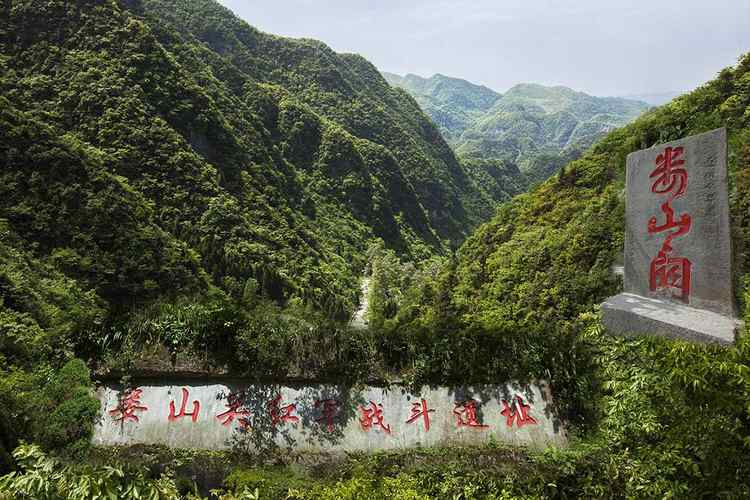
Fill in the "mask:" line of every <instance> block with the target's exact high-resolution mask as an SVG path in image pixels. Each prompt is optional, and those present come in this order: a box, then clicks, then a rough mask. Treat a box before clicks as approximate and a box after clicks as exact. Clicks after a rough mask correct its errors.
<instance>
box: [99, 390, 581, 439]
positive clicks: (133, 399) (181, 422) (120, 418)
mask: <svg viewBox="0 0 750 500" xmlns="http://www.w3.org/2000/svg"><path fill="white" fill-rule="evenodd" d="M97 397H98V398H99V400H100V401H101V403H102V410H101V418H100V419H99V421H98V423H97V425H96V427H95V430H94V437H93V442H94V443H95V444H99V445H128V444H136V443H144V444H164V445H168V446H170V447H176V448H205V449H226V448H230V447H233V446H239V447H241V448H246V449H254V450H264V449H269V448H270V449H272V448H282V449H294V450H318V451H320V450H326V451H333V450H339V451H349V450H380V449H393V448H407V447H415V446H434V445H446V444H472V443H474V444H478V443H484V442H487V441H490V440H498V441H503V442H506V443H511V444H517V445H521V444H522V445H528V446H532V447H535V448H544V447H546V446H550V445H558V446H562V445H565V443H566V438H565V432H564V430H563V427H562V425H561V423H560V421H559V420H558V419H557V418H555V416H554V414H553V413H552V400H551V396H550V392H549V389H548V387H547V386H546V384H545V383H544V382H536V383H533V384H530V385H524V386H521V385H519V384H515V383H508V384H500V385H493V386H477V387H464V388H448V387H422V388H421V389H420V390H419V391H417V392H411V391H409V390H407V389H406V388H405V387H402V386H391V387H390V388H381V387H370V386H366V387H362V388H356V389H355V388H350V387H342V386H336V385H323V384H319V385H313V384H310V385H304V386H290V385H268V384H266V385H260V384H259V385H255V384H246V383H242V382H241V381H238V382H229V381H206V382H198V381H196V380H194V379H193V380H190V379H185V380H173V381H159V380H146V379H144V380H140V381H138V385H137V386H135V387H132V388H131V389H129V390H127V391H126V390H123V388H122V386H121V385H119V384H115V383H110V384H104V385H103V386H101V387H100V388H99V389H98V391H97Z"/></svg>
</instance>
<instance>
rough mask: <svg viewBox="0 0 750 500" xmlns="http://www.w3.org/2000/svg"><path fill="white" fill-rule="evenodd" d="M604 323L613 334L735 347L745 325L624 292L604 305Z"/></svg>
mask: <svg viewBox="0 0 750 500" xmlns="http://www.w3.org/2000/svg"><path fill="white" fill-rule="evenodd" d="M602 309H603V310H604V311H605V313H604V314H603V318H602V322H603V323H604V326H605V327H606V328H607V329H608V330H609V331H613V332H620V333H625V334H632V335H637V334H639V333H640V334H644V333H647V334H652V335H663V336H665V337H671V338H681V339H687V340H694V341H697V342H707V343H716V344H722V345H729V344H732V343H733V342H734V340H735V335H736V331H737V330H739V328H740V327H741V322H740V321H738V320H735V319H733V318H730V317H729V316H724V315H722V314H718V313H715V312H713V311H707V310H705V309H696V308H694V307H689V306H685V305H683V304H677V303H673V302H668V301H665V300H660V299H652V298H649V297H641V296H640V295H635V294H632V293H622V294H620V295H616V296H614V297H610V298H609V299H607V301H606V302H605V303H604V304H602Z"/></svg>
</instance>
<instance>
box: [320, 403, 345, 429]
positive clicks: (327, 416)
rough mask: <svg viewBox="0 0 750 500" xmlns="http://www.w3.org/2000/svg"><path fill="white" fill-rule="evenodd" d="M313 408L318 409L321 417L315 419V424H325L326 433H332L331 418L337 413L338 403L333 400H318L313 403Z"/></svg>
mask: <svg viewBox="0 0 750 500" xmlns="http://www.w3.org/2000/svg"><path fill="white" fill-rule="evenodd" d="M315 408H318V409H320V413H321V416H320V417H318V418H316V419H315V421H316V422H320V423H323V422H325V425H326V428H327V429H328V432H333V428H334V425H333V418H334V417H335V416H336V414H337V413H338V411H339V403H338V401H336V400H335V399H319V400H317V401H315Z"/></svg>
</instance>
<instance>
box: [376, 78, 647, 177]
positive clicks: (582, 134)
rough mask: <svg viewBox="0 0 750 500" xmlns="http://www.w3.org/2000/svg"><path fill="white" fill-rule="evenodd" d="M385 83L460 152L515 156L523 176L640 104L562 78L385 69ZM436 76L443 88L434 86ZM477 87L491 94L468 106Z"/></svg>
mask: <svg viewBox="0 0 750 500" xmlns="http://www.w3.org/2000/svg"><path fill="white" fill-rule="evenodd" d="M385 76H386V79H387V80H389V83H391V84H392V85H396V86H399V87H401V88H404V89H405V90H407V91H408V92H410V93H411V94H412V95H413V96H414V97H415V99H416V100H417V102H418V103H419V104H420V105H421V106H422V107H423V109H424V110H425V112H426V113H427V114H428V115H430V116H431V117H432V118H433V120H434V121H435V123H437V125H438V127H439V129H440V131H441V133H442V134H443V136H444V137H445V139H446V140H447V141H448V142H449V143H450V144H451V146H452V147H453V148H454V149H455V151H456V153H457V154H458V155H459V156H460V157H462V158H474V159H479V160H483V161H487V160H504V161H509V162H513V163H516V164H517V165H518V166H519V167H520V169H521V170H522V171H523V172H524V173H526V174H528V176H529V179H530V180H531V181H538V180H544V179H545V178H546V177H547V176H548V175H550V174H551V173H554V171H556V169H557V168H559V166H560V165H562V164H564V163H565V162H566V161H569V160H571V159H574V158H575V157H576V156H577V155H579V154H580V153H581V152H582V151H583V150H585V149H586V148H587V147H588V146H590V145H591V144H592V143H593V142H594V141H595V140H596V139H597V138H599V137H601V135H602V134H604V133H605V132H606V131H608V130H611V129H613V128H615V127H617V126H620V125H623V124H625V123H627V121H629V120H631V119H633V118H635V117H636V116H637V115H638V114H640V113H641V112H643V111H645V110H646V109H648V107H649V106H648V105H647V104H646V103H645V102H640V101H632V100H628V99H624V98H620V97H595V96H591V95H589V94H587V93H585V92H581V91H577V90H574V89H571V88H569V87H566V86H563V85H555V86H546V85H542V84H538V83H533V82H522V83H518V84H516V85H514V86H513V87H511V88H510V89H508V90H507V91H506V92H504V93H502V94H500V93H498V92H495V91H492V90H491V89H487V87H483V86H479V85H476V84H473V83H471V82H468V81H466V80H462V79H460V78H452V77H444V76H442V75H440V74H435V75H433V76H432V77H430V78H429V79H424V78H421V77H418V76H416V75H415V76H414V77H412V78H407V77H406V76H404V77H400V76H399V75H394V74H392V73H387V74H385ZM442 82H449V83H450V92H442V93H437V92H436V91H435V89H437V88H439V87H440V84H441V83H442ZM478 88H484V89H487V90H489V91H491V92H493V95H494V96H495V98H494V102H492V103H491V104H490V105H488V106H486V107H484V108H479V107H473V108H469V107H467V106H465V105H462V103H463V101H464V100H462V99H461V97H462V96H461V93H462V92H465V93H467V94H468V95H469V97H468V98H467V99H465V100H469V101H471V100H472V97H473V96H474V94H476V92H477V89H478Z"/></svg>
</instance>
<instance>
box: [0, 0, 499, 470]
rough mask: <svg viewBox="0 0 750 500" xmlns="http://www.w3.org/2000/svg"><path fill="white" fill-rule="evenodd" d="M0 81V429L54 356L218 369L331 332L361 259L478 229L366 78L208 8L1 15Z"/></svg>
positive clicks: (131, 0) (451, 175) (438, 165)
mask: <svg viewBox="0 0 750 500" xmlns="http://www.w3.org/2000/svg"><path fill="white" fill-rule="evenodd" d="M0 68H1V71H0V162H2V169H0V264H1V265H0V373H2V374H3V376H1V377H0V379H2V380H0V414H2V415H4V416H3V417H2V419H3V422H2V423H0V426H5V425H6V424H7V423H8V422H13V421H15V420H16V419H18V418H21V417H20V415H21V414H22V413H23V412H24V411H25V408H26V406H24V405H27V404H32V403H31V400H30V399H28V398H22V399H16V398H17V396H18V395H19V394H26V393H27V392H24V391H28V394H35V393H34V392H33V391H34V390H35V389H34V388H35V387H38V386H40V385H43V383H42V382H40V380H48V378H47V372H46V371H45V370H46V368H45V367H49V366H52V367H59V364H60V363H61V361H64V360H66V359H68V358H69V357H70V356H71V355H73V354H75V355H78V356H81V357H84V358H86V360H87V361H88V362H89V367H90V368H93V367H95V366H97V365H101V364H103V363H105V358H106V357H107V356H109V355H111V356H112V357H111V359H110V358H108V359H107V361H108V362H110V361H111V362H112V363H114V364H117V363H125V364H127V363H130V362H132V361H133V359H134V358H135V357H137V356H139V355H140V354H139V353H140V350H142V349H144V348H145V347H144V346H147V345H153V346H161V347H160V348H162V349H166V348H167V347H168V348H169V349H170V352H172V355H173V358H172V361H174V359H175V358H174V356H176V350H178V348H179V349H180V350H181V351H190V350H191V349H199V350H202V352H203V353H204V355H203V356H202V358H201V361H200V362H197V363H198V364H201V363H209V364H214V365H218V366H224V365H222V363H221V362H220V360H219V354H216V355H215V356H207V355H206V354H205V353H206V352H208V351H211V350H212V349H215V350H219V351H222V352H224V353H234V354H231V356H235V357H234V358H232V359H234V360H235V361H237V357H236V353H237V352H240V351H242V347H241V346H240V345H239V344H238V342H240V341H239V340H238V339H239V338H240V337H242V336H243V335H245V338H246V340H247V342H249V343H250V344H252V345H255V344H253V342H257V341H258V338H259V337H258V336H259V335H260V338H265V337H262V335H261V333H259V332H261V330H262V331H263V332H266V334H268V335H275V334H276V333H277V332H279V331H286V330H285V328H287V327H289V326H290V325H291V324H295V325H297V326H298V327H299V329H300V330H301V331H305V332H309V331H314V327H315V326H316V325H322V324H328V323H327V322H328V321H337V322H341V321H346V320H347V319H348V317H349V314H350V313H351V312H352V311H353V310H354V308H355V306H356V302H357V295H358V291H359V287H358V280H359V276H360V275H361V273H362V271H363V269H364V267H365V263H366V260H367V255H366V250H367V248H368V247H369V246H370V244H371V243H372V242H374V241H376V240H377V241H380V240H382V242H383V243H384V245H385V247H386V248H389V249H391V250H393V251H395V252H397V253H398V254H399V255H403V256H410V258H415V259H421V258H424V257H427V256H430V255H435V254H439V253H441V252H444V251H446V250H447V249H448V248H450V247H452V246H455V245H457V244H458V243H459V242H460V241H462V240H463V239H464V237H465V236H466V235H467V234H469V231H470V230H471V228H472V227H474V226H475V225H476V224H478V223H479V222H481V221H482V220H486V219H487V218H489V216H490V215H491V214H492V213H493V211H494V206H495V200H493V199H490V198H489V196H490V193H496V192H498V189H497V187H498V186H497V185H495V186H494V187H493V186H492V185H491V186H489V188H487V187H485V186H482V187H481V189H480V188H478V187H477V185H476V184H475V182H474V181H473V180H472V178H471V177H470V176H469V175H468V174H467V171H466V170H465V169H464V168H463V167H462V166H461V165H460V164H459V162H458V161H457V160H456V158H455V156H454V154H453V152H452V151H451V149H450V147H449V146H448V145H447V144H446V142H445V141H444V140H443V138H442V137H441V135H440V133H439V131H438V130H437V128H436V127H435V126H434V125H433V124H432V122H431V121H430V120H429V119H428V118H427V117H426V116H425V115H424V114H423V113H422V111H421V110H420V108H419V107H418V105H417V104H416V102H415V101H414V100H413V99H412V98H411V97H410V96H409V95H408V94H407V93H406V92H404V91H403V90H400V89H394V88H392V87H391V86H389V85H388V84H387V82H386V81H385V80H384V79H383V77H382V76H381V75H380V73H379V72H378V71H377V70H376V69H375V67H373V66H372V65H371V64H370V63H369V62H367V61H366V60H365V59H363V58H362V57H360V56H357V55H352V54H337V53H335V52H334V51H332V50H331V49H330V48H328V47H327V46H326V45H324V44H323V43H321V42H318V41H315V40H293V39H287V38H281V37H277V36H274V35H270V34H265V33H261V32H260V31H258V30H256V29H254V28H252V27H250V26H249V25H247V24H246V23H245V22H243V21H241V20H239V19H237V18H236V17H234V16H233V15H232V13H231V12H230V11H228V10H227V9H225V8H224V7H222V6H220V5H219V4H218V3H216V2H213V1H212V0H196V1H190V2H185V1H180V0H144V1H140V0H127V1H116V0H99V1H92V2H88V1H80V2H78V1H76V2H58V1H54V0H42V1H38V0H20V1H15V0H14V1H13V2H6V3H5V4H3V6H2V7H0ZM501 177H502V172H500V171H498V172H495V175H494V177H492V179H493V180H494V181H495V182H496V181H497V179H499V178H501ZM502 196H503V197H507V193H505V192H503V193H502ZM295 321H296V323H295ZM311 325H312V326H311ZM241 331H244V332H245V334H240V333H239V332H241ZM315 331H316V330H315ZM251 332H253V333H251ZM263 342H266V341H265V340H264V341H263ZM240 343H241V342H240ZM250 344H247V343H246V344H243V345H245V346H246V347H247V349H248V350H246V351H245V352H246V353H249V354H248V356H251V357H253V356H255V357H254V358H252V359H256V360H257V353H256V351H254V350H253V349H255V348H254V347H252V348H251V347H249V345H250ZM266 346H267V351H263V352H276V353H278V354H279V355H281V353H282V350H280V349H278V348H277V347H278V346H277V347H270V346H269V344H266ZM127 349H131V350H132V351H131V354H130V355H128V356H125V355H123V354H122V352H123V350H127ZM207 350H208V351H207ZM157 351H158V349H157ZM107 352H109V353H110V354H109V355H108V354H107ZM133 353H135V354H133ZM254 353H255V354H254ZM154 356H156V357H158V356H160V352H156V353H155V354H154ZM188 359H192V360H193V361H192V362H193V364H195V363H196V362H195V361H194V359H195V357H193V358H190V357H189V356H188ZM281 359H286V358H284V357H283V355H281ZM112 363H110V364H112ZM242 366H245V367H249V368H252V367H257V368H259V369H270V368H269V366H270V365H268V364H266V365H263V364H262V363H255V362H254V361H252V360H251V359H245V362H244V364H243V365H242ZM16 369H17V371H15V372H14V373H17V374H18V378H17V379H14V380H13V381H11V382H9V381H10V378H9V377H7V376H6V375H7V373H10V371H11V370H16ZM6 370H8V371H6ZM84 371H85V368H84ZM77 373H79V374H80V372H77ZM6 382H8V383H9V385H5V383H6ZM71 387H75V384H72V385H71ZM7 415H11V417H10V420H8V417H7ZM35 425H36V423H34V422H32V421H31V420H29V421H27V423H26V424H24V425H18V426H14V427H11V428H7V429H4V427H0V431H3V432H0V444H2V445H4V446H5V447H6V448H7V449H10V448H9V447H10V446H11V443H13V442H14V440H15V439H17V438H18V437H19V436H28V435H30V434H34V433H36V434H35V435H37V436H38V432H37V431H38V429H37V428H36V427H34V426H35ZM40 425H41V424H40ZM35 429H36V430H35ZM55 439H57V438H55ZM64 441H65V439H62V438H61V440H60V441H55V442H56V443H57V442H64ZM69 441H71V442H73V441H75V439H73V438H72V437H71V439H70V440H69ZM0 455H2V453H0ZM0 458H2V457H0ZM1 466H2V464H1V463H0V467H1Z"/></svg>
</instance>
